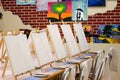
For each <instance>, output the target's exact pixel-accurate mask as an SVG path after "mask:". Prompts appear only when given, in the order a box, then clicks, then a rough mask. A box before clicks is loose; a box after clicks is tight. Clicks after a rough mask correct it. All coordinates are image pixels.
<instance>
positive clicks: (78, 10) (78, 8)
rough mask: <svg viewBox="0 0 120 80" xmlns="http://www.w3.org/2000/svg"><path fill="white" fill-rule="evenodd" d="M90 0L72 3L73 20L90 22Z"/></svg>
mask: <svg viewBox="0 0 120 80" xmlns="http://www.w3.org/2000/svg"><path fill="white" fill-rule="evenodd" d="M87 3H88V0H73V1H72V20H76V21H86V20H88V15H87V10H88V4H87Z"/></svg>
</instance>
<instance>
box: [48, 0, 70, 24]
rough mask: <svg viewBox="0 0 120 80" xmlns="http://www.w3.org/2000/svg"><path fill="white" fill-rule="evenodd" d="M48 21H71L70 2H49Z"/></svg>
mask: <svg viewBox="0 0 120 80" xmlns="http://www.w3.org/2000/svg"><path fill="white" fill-rule="evenodd" d="M47 16H48V20H50V21H52V22H57V21H71V17H72V4H71V1H70V2H49V3H48V15H47Z"/></svg>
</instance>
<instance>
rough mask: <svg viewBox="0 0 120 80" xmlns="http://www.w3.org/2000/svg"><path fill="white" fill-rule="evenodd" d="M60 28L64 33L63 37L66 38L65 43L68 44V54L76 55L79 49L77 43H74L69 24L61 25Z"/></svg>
mask: <svg viewBox="0 0 120 80" xmlns="http://www.w3.org/2000/svg"><path fill="white" fill-rule="evenodd" d="M61 29H62V32H63V34H64V38H65V40H66V43H67V45H68V48H69V52H70V54H71V55H72V56H73V55H76V54H79V53H80V50H79V48H78V46H77V43H76V40H75V38H74V36H73V33H72V30H71V28H70V25H61Z"/></svg>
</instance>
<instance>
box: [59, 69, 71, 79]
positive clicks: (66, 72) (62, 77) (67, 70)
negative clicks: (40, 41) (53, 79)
mask: <svg viewBox="0 0 120 80" xmlns="http://www.w3.org/2000/svg"><path fill="white" fill-rule="evenodd" d="M70 71H71V68H66V69H65V71H64V72H63V74H62V76H61V78H60V80H67V78H68V77H69V74H70Z"/></svg>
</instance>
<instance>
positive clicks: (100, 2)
mask: <svg viewBox="0 0 120 80" xmlns="http://www.w3.org/2000/svg"><path fill="white" fill-rule="evenodd" d="M105 5H106V0H94V1H93V0H88V6H89V7H93V6H105Z"/></svg>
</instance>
